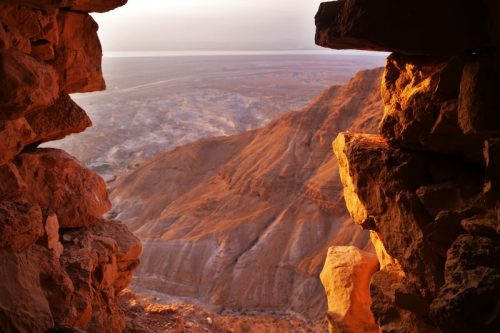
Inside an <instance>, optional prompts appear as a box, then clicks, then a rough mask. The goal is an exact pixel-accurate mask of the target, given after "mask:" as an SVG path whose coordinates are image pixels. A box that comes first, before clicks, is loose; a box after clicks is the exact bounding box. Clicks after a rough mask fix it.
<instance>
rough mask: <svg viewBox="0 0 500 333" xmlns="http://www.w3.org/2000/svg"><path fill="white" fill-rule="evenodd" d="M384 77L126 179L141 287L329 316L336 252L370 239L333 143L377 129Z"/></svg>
mask: <svg viewBox="0 0 500 333" xmlns="http://www.w3.org/2000/svg"><path fill="white" fill-rule="evenodd" d="M381 74H382V73H381V70H380V69H374V70H369V71H363V72H360V73H359V74H358V75H356V76H355V78H353V79H352V80H351V81H350V82H349V83H348V84H346V85H344V86H341V87H340V86H334V87H331V88H329V89H327V90H325V91H324V93H323V94H322V95H321V96H319V97H318V98H317V99H316V100H315V101H313V102H312V103H311V104H310V105H309V106H308V107H307V108H306V109H304V110H302V111H298V112H289V113H287V114H284V115H283V116H280V117H278V118H277V119H276V120H274V121H273V122H272V123H270V124H269V125H268V126H266V127H264V128H262V129H259V130H255V131H251V132H246V133H243V134H241V135H235V136H229V137H219V138H211V139H205V140H201V141H198V142H196V143H193V144H189V145H186V146H182V147H179V148H176V149H174V150H173V151H170V152H166V153H162V154H160V155H159V156H157V157H156V158H155V159H153V160H152V161H150V162H149V163H147V164H145V165H144V166H142V167H140V168H139V169H138V170H136V171H134V172H132V173H130V174H128V175H127V176H125V177H123V178H121V179H119V180H118V181H117V184H116V186H115V187H114V188H113V189H112V191H111V197H112V200H113V202H114V204H115V210H114V214H113V216H116V215H117V216H118V218H120V219H122V220H123V221H124V222H125V223H126V224H127V225H128V226H129V227H130V228H131V230H133V231H134V232H135V234H136V235H138V236H139V238H141V240H142V241H143V244H144V254H143V257H142V260H141V262H142V264H141V266H140V268H139V269H138V271H137V273H136V274H135V279H134V284H133V286H134V287H137V288H138V290H141V288H146V289H150V290H154V291H156V292H158V291H159V292H163V293H164V294H168V295H174V296H179V297H187V298H188V300H189V298H190V297H193V298H196V299H197V300H198V301H202V302H204V303H205V304H206V305H209V306H211V308H212V309H213V310H231V311H235V312H238V311H273V312H285V311H294V312H298V313H300V314H302V315H303V316H304V317H305V318H308V319H318V318H319V319H320V320H323V318H324V313H325V312H326V300H325V298H324V291H323V288H322V286H321V282H320V280H319V273H320V272H321V269H322V266H323V263H324V260H325V256H326V251H327V249H328V248H329V247H330V246H332V245H357V246H358V247H362V248H364V247H365V246H366V244H367V243H369V238H368V236H369V235H368V233H365V232H363V231H362V230H360V229H358V228H357V227H356V226H355V225H354V224H353V223H352V221H351V220H350V219H349V217H348V214H347V211H346V210H345V207H344V204H343V200H342V185H341V183H340V178H339V176H338V171H337V170H338V169H337V168H338V166H337V163H336V160H335V158H334V156H333V153H332V152H331V145H330V143H331V141H332V140H333V139H334V137H335V135H336V134H337V133H338V132H339V131H342V130H346V129H351V130H353V131H373V132H374V131H375V130H376V126H377V124H378V122H379V121H380V119H381V116H382V113H383V105H382V101H381V98H380V79H381Z"/></svg>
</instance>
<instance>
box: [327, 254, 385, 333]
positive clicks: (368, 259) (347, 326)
mask: <svg viewBox="0 0 500 333" xmlns="http://www.w3.org/2000/svg"><path fill="white" fill-rule="evenodd" d="M378 268H379V264H378V260H377V258H376V256H375V255H374V254H371V253H368V252H365V251H362V250H360V249H358V248H356V247H354V246H335V247H331V248H330V249H328V254H327V257H326V261H325V266H324V267H323V271H322V272H321V274H320V278H321V282H322V283H323V286H324V288H325V291H326V296H327V299H328V314H327V317H328V321H329V323H330V332H331V333H334V332H336V333H341V332H345V333H351V332H352V333H354V332H367V333H368V332H378V329H377V326H376V325H375V321H374V319H373V315H372V313H371V311H370V294H369V285H370V280H371V277H372V275H373V274H374V273H375V272H376V271H377V270H378Z"/></svg>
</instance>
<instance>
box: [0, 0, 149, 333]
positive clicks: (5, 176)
mask: <svg viewBox="0 0 500 333" xmlns="http://www.w3.org/2000/svg"><path fill="white" fill-rule="evenodd" d="M125 2H126V0H114V1H113V0H110V1H91V0H60V1H57V0H46V1H29V0H26V1H23V0H19V1H16V0H2V1H0V184H1V185H0V267H1V270H0V285H1V287H0V288H1V289H0V331H2V332H45V331H47V330H49V329H52V328H54V327H58V326H65V327H78V328H82V329H88V330H89V331H91V332H120V331H121V330H122V329H123V327H124V326H125V320H124V318H123V315H122V313H121V310H120V309H119V306H118V304H117V302H116V297H117V294H118V293H119V292H120V291H121V290H122V289H123V288H124V287H125V286H126V285H127V284H128V283H129V281H130V280H131V276H132V272H133V270H134V269H135V267H136V266H137V265H138V263H139V260H138V258H139V256H140V253H141V245H140V242H139V240H138V239H137V238H136V237H135V236H133V235H132V234H131V233H130V232H129V231H128V230H127V228H126V227H125V226H124V225H123V224H121V223H120V222H117V221H104V220H103V219H102V217H101V216H102V214H104V213H106V212H107V211H108V210H109V209H110V208H111V204H110V201H109V199H108V196H107V192H106V185H105V183H104V181H103V180H102V179H101V178H100V177H98V176H97V175H95V174H93V173H92V172H91V171H89V170H87V169H86V168H85V167H84V166H83V165H81V164H80V163H79V162H78V161H77V160H75V159H74V158H73V157H71V156H69V155H68V154H67V153H65V152H64V151H61V150H57V149H40V148H37V147H38V145H39V144H41V143H43V142H47V141H50V140H56V139H61V138H63V137H65V136H66V135H68V134H71V133H78V132H81V131H83V130H85V128H87V127H89V126H90V125H91V121H90V119H89V118H88V117H87V115H86V114H85V112H84V111H83V110H82V109H81V108H80V107H79V106H78V105H76V104H75V103H74V102H73V101H72V100H71V98H70V97H69V94H71V93H75V92H90V91H95V90H102V89H104V88H105V83H104V79H103V76H102V72H101V57H102V51H101V45H100V43H99V39H98V37H97V29H98V26H97V24H96V23H95V22H94V20H93V19H92V17H91V16H90V15H89V14H88V12H92V11H98V12H103V11H107V10H111V9H113V8H115V7H117V6H120V5H123V4H124V3H125Z"/></svg>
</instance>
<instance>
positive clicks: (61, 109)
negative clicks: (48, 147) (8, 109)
mask: <svg viewBox="0 0 500 333" xmlns="http://www.w3.org/2000/svg"><path fill="white" fill-rule="evenodd" d="M25 118H26V120H27V121H28V123H29V125H30V127H31V129H32V130H33V131H34V132H35V135H36V137H35V138H33V139H31V140H29V141H28V143H37V144H38V143H42V142H47V141H53V140H60V139H62V138H64V137H65V136H67V135H69V134H72V133H80V132H83V131H84V130H85V129H86V128H87V127H90V126H92V121H91V120H90V118H89V117H88V116H87V114H86V113H85V111H83V110H82V108H80V107H79V106H78V105H77V104H76V103H75V102H73V100H72V99H71V97H69V96H68V95H62V96H61V97H60V98H59V99H58V100H57V101H56V102H55V104H54V105H52V106H51V107H49V108H47V109H39V110H36V111H32V112H29V113H28V114H26V116H25Z"/></svg>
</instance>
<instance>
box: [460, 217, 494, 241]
mask: <svg viewBox="0 0 500 333" xmlns="http://www.w3.org/2000/svg"><path fill="white" fill-rule="evenodd" d="M460 224H461V226H462V227H463V228H464V230H465V231H466V232H467V233H468V234H471V235H474V236H486V237H487V236H496V235H500V220H499V219H498V218H497V217H496V216H494V215H476V216H473V217H470V218H467V219H463V220H462V221H460Z"/></svg>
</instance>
